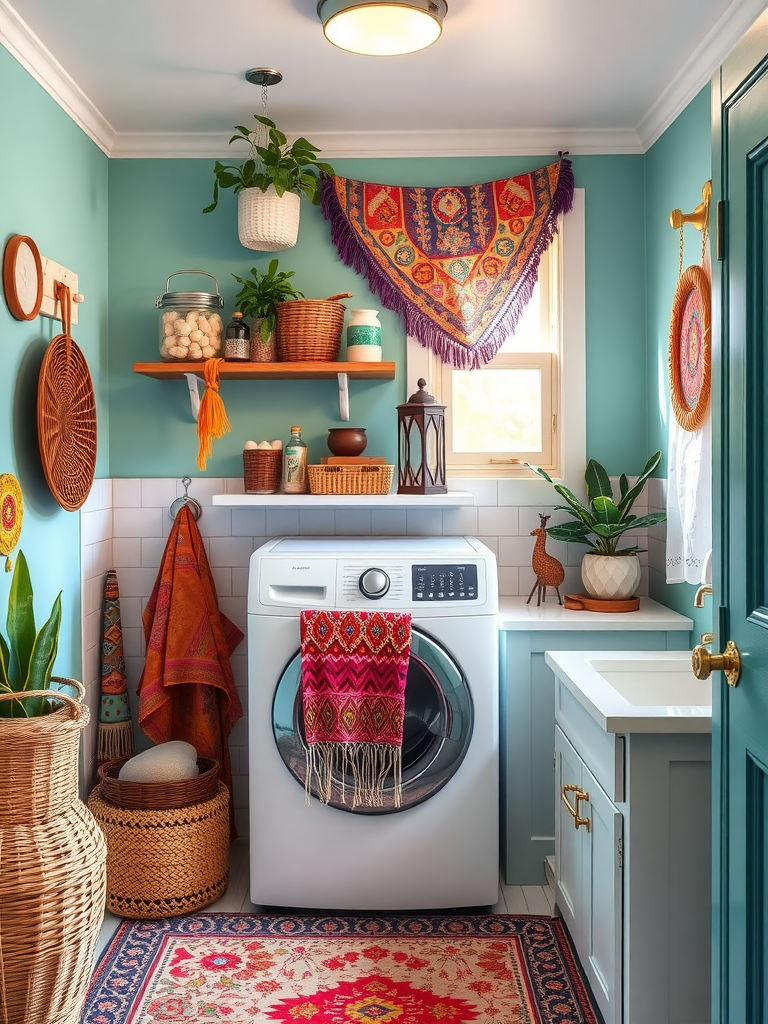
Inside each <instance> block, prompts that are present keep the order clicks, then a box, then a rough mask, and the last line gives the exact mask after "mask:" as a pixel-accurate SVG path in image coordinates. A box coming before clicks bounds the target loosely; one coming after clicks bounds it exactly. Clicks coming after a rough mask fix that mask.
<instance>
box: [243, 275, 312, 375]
mask: <svg viewBox="0 0 768 1024" xmlns="http://www.w3.org/2000/svg"><path fill="white" fill-rule="evenodd" d="M277 267H278V261H277V260H276V259H274V260H270V263H269V267H268V269H267V271H266V273H262V272H261V271H260V270H258V269H257V268H256V267H251V277H250V278H244V277H238V276H237V274H233V275H232V277H234V279H235V280H236V281H237V282H238V283H239V284H241V285H242V286H243V287H242V288H241V289H240V291H239V292H238V293H237V295H236V296H235V302H236V303H237V308H238V309H239V310H240V312H241V313H242V314H243V316H244V317H249V318H252V319H253V321H254V324H253V330H252V331H251V362H254V363H269V362H272V361H273V360H274V358H275V337H274V332H275V325H276V322H277V310H276V307H277V304H278V303H279V302H285V301H286V299H303V298H304V295H303V293H302V292H299V291H297V290H296V289H295V288H294V286H293V284H292V283H291V278H292V277H293V275H294V273H295V271H293V270H287V271H286V270H280V271H278V269H277Z"/></svg>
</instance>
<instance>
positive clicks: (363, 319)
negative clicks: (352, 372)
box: [347, 309, 381, 363]
mask: <svg viewBox="0 0 768 1024" xmlns="http://www.w3.org/2000/svg"><path fill="white" fill-rule="evenodd" d="M347 359H348V360H349V362H350V363H380V362H381V324H380V323H379V311H378V310H377V309H353V310H352V319H351V320H350V321H349V325H348V327H347Z"/></svg>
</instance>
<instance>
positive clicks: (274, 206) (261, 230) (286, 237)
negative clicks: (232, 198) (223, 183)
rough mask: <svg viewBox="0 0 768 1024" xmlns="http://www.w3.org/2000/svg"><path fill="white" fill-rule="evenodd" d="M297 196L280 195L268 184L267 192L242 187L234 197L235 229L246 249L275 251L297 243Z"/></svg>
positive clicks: (298, 199) (286, 193) (284, 193)
mask: <svg viewBox="0 0 768 1024" xmlns="http://www.w3.org/2000/svg"><path fill="white" fill-rule="evenodd" d="M299 204H300V197H299V196H297V195H296V194H295V193H294V192H283V194H282V195H281V196H279V195H278V194H277V192H276V191H275V187H274V185H270V186H269V188H268V189H267V191H266V192H262V191H261V189H258V188H244V189H243V190H242V191H241V192H240V194H239V195H238V197H237V232H238V235H239V236H240V244H241V245H244V246H245V248H246V249H258V250H259V251H260V252H277V251H279V250H280V249H290V248H291V246H292V245H296V239H297V237H298V234H299Z"/></svg>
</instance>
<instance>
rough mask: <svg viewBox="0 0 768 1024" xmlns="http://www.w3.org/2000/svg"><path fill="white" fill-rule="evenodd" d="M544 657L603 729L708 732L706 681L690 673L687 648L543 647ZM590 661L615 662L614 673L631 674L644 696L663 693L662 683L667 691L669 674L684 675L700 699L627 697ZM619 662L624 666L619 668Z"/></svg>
mask: <svg viewBox="0 0 768 1024" xmlns="http://www.w3.org/2000/svg"><path fill="white" fill-rule="evenodd" d="M544 660H545V661H546V663H547V664H548V665H549V667H550V668H551V669H552V671H553V672H554V673H555V675H556V676H557V677H558V679H560V680H561V682H562V683H563V685H564V686H566V687H567V689H568V690H569V692H570V693H572V694H573V696H574V697H575V698H576V700H577V701H578V702H579V704H581V706H582V707H583V708H584V709H585V710H586V711H587V712H588V713H589V715H590V716H591V717H592V718H593V719H594V720H595V721H596V722H597V724H598V725H599V726H600V728H601V729H604V730H605V731H606V732H609V733H633V732H634V733H638V732H639V733H702V732H711V729H712V687H711V681H710V680H703V681H702V680H698V679H695V678H694V676H693V671H692V670H691V667H690V666H691V654H690V651H547V653H546V654H545V655H544ZM591 662H597V663H598V665H599V663H600V662H602V663H603V664H604V665H607V664H610V665H611V666H612V667H613V668H614V669H615V668H617V666H619V665H621V666H622V671H621V672H616V673H614V674H615V675H623V676H624V677H627V676H632V677H634V678H633V679H632V680H631V682H630V684H629V685H630V686H632V685H634V686H635V688H636V689H637V690H640V691H642V690H643V688H645V690H646V696H645V700H647V701H649V702H650V701H651V700H654V699H656V698H657V697H663V696H664V693H665V690H666V688H667V687H669V689H668V690H667V692H669V693H670V695H671V696H672V695H673V694H672V688H673V686H674V680H673V677H674V676H678V675H679V676H680V677H683V676H684V677H685V680H684V681H685V682H686V683H688V682H689V681H691V682H692V685H689V686H688V692H689V693H690V692H693V693H699V692H700V693H701V698H702V703H701V704H688V703H685V704H684V703H669V704H666V703H659V704H651V703H638V702H635V703H633V702H632V700H630V699H628V698H627V697H625V696H623V695H622V693H620V692H619V691H618V690H617V689H615V688H614V686H612V685H611V684H610V683H609V682H608V681H607V680H606V679H605V678H604V677H603V676H602V675H601V674H600V672H599V671H598V669H597V668H596V667H595V666H594V665H593V664H590V663H591ZM654 663H656V664H655V665H654ZM624 664H625V665H626V669H623V665H624ZM646 669H647V671H646ZM655 673H656V678H655V679H654V674H655ZM609 675H610V673H609ZM643 677H646V678H643Z"/></svg>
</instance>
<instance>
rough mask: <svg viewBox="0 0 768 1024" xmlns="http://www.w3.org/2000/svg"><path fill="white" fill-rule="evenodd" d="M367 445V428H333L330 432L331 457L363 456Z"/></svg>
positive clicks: (329, 446) (329, 448) (329, 447)
mask: <svg viewBox="0 0 768 1024" xmlns="http://www.w3.org/2000/svg"><path fill="white" fill-rule="evenodd" d="M367 444H368V438H367V437H366V436H365V427H332V428H331V429H330V430H329V431H328V450H329V451H330V453H331V455H362V453H363V452H364V451H365V447H366V445H367Z"/></svg>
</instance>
